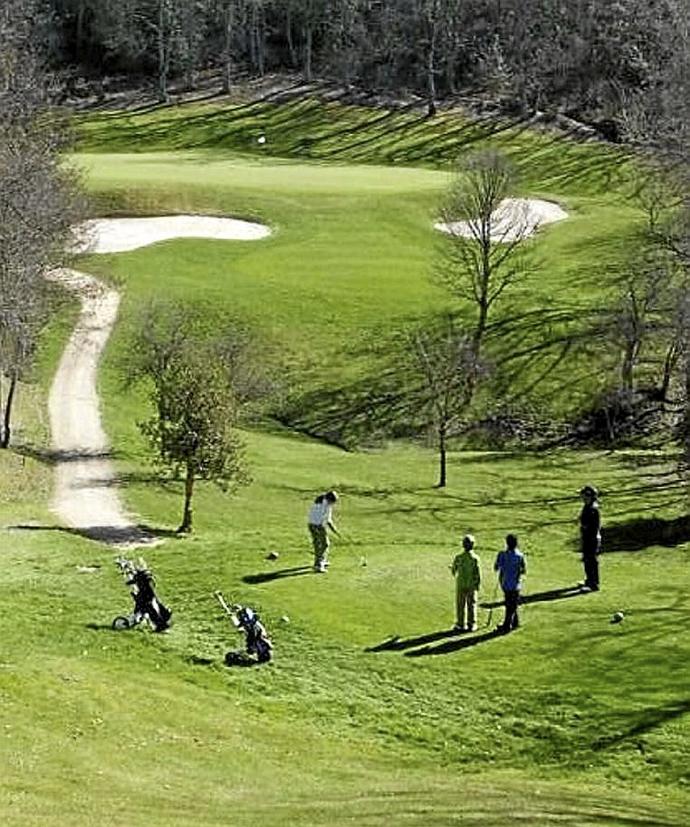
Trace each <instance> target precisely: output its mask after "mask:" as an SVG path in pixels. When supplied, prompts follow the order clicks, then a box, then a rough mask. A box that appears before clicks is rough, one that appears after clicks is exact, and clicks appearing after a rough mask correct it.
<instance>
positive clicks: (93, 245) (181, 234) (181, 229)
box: [76, 215, 271, 253]
mask: <svg viewBox="0 0 690 827" xmlns="http://www.w3.org/2000/svg"><path fill="white" fill-rule="evenodd" d="M270 234H271V231H270V229H269V228H268V227H266V226H264V225H263V224H255V223H254V222H251V221H242V220H240V219H237V218H222V217H219V216H207V215H165V216H157V217H152V218H96V219H93V220H91V221H86V222H84V224H82V225H81V227H80V232H79V235H80V237H81V238H80V241H79V244H78V245H77V249H76V252H78V253H124V252H127V251H129V250H137V249H139V248H140V247H147V246H149V245H150V244H157V243H158V242H159V241H169V240H170V239H172V238H213V239H219V240H222V241H257V240H259V239H262V238H266V237H267V236H269V235H270Z"/></svg>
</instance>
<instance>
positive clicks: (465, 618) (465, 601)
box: [455, 589, 477, 628]
mask: <svg viewBox="0 0 690 827" xmlns="http://www.w3.org/2000/svg"><path fill="white" fill-rule="evenodd" d="M455 596H456V613H457V624H458V626H463V627H466V628H472V627H473V626H476V625H477V590H476V589H456V592H455Z"/></svg>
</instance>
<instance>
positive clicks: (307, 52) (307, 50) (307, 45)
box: [304, 24, 312, 83]
mask: <svg viewBox="0 0 690 827" xmlns="http://www.w3.org/2000/svg"><path fill="white" fill-rule="evenodd" d="M311 61H312V28H311V25H310V24H307V26H306V27H305V29H304V79H305V80H306V81H307V83H311V78H312V68H311Z"/></svg>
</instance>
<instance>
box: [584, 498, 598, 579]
mask: <svg viewBox="0 0 690 827" xmlns="http://www.w3.org/2000/svg"><path fill="white" fill-rule="evenodd" d="M580 496H581V497H582V501H583V503H584V505H583V506H582V511H581V512H580V539H581V543H582V545H581V548H582V564H583V566H584V569H585V579H584V582H583V583H581V584H580V586H581V588H582V590H583V591H593V592H596V591H599V560H598V559H597V558H598V556H599V554H600V553H601V513H600V511H599V493H598V491H597V489H596V488H595V487H594V486H593V485H585V486H584V488H582V490H581V491H580Z"/></svg>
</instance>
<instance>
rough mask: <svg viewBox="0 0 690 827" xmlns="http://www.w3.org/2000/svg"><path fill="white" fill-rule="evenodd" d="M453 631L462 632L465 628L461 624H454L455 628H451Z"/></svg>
mask: <svg viewBox="0 0 690 827" xmlns="http://www.w3.org/2000/svg"><path fill="white" fill-rule="evenodd" d="M453 631H454V632H464V631H465V627H464V626H463V625H462V623H456V624H455V626H453Z"/></svg>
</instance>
